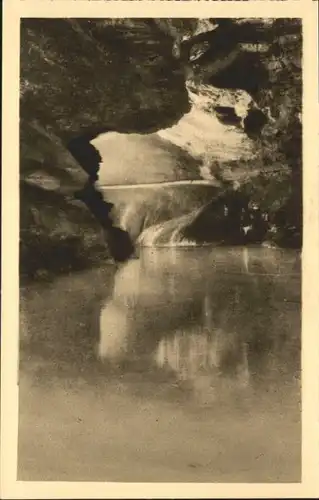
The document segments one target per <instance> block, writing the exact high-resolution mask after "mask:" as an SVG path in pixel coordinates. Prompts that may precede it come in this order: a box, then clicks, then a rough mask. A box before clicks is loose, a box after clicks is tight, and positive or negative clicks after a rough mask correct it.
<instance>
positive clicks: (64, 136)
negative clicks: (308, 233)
mask: <svg viewBox="0 0 319 500" xmlns="http://www.w3.org/2000/svg"><path fill="white" fill-rule="evenodd" d="M302 50H303V41H302V22H301V19H298V18H231V17H229V18H203V19H202V18H195V17H194V18H155V17H154V18H92V19H89V18H24V19H21V24H20V125H19V127H20V129H19V133H20V257H19V280H20V292H19V293H20V314H19V316H20V318H19V322H20V328H19V332H20V333H19V429H18V480H19V481H77V482H78V481H90V482H93V481H95V482H98V481H101V482H105V481H112V482H144V483H147V482H158V483H160V482H166V483H167V482H184V483H188V482H189V483H298V482H300V481H301V250H302V244H303V242H302V234H303V222H302V221H303V217H302V215H303V210H302V170H303V169H302V166H303V165H302V163H303V161H302V116H303V110H302V83H303V78H302V76H303V75H302Z"/></svg>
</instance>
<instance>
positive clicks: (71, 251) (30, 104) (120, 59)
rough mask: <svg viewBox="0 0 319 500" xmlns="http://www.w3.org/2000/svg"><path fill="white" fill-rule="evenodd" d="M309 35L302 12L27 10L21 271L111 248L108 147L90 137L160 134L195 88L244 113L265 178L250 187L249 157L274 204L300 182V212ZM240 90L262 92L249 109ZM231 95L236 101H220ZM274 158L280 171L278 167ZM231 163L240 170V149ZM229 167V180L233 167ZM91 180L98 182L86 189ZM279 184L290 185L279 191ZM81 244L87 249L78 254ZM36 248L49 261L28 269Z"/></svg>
mask: <svg viewBox="0 0 319 500" xmlns="http://www.w3.org/2000/svg"><path fill="white" fill-rule="evenodd" d="M300 44H301V30H300V26H299V25H298V23H297V22H296V21H294V20H277V21H276V20H267V21H262V20H257V22H256V20H249V19H246V20H245V19H242V20H236V21H232V20H227V19H223V20H221V19H220V20H218V19H206V20H197V19H101V20H100V19H94V20H89V19H24V20H22V23H21V85H20V158H21V162H20V179H21V201H22V203H21V248H22V259H21V269H22V272H23V273H25V274H26V275H29V276H30V275H32V276H34V273H36V272H37V270H41V269H42V268H43V267H44V268H48V267H50V266H49V265H48V262H51V261H52V260H53V259H56V263H55V265H54V266H53V268H54V269H55V272H56V271H58V270H61V271H62V270H65V269H69V268H70V267H72V266H73V262H74V261H75V260H76V261H78V266H80V265H83V266H84V265H87V263H88V262H91V261H92V259H93V260H94V257H93V256H94V255H96V256H97V259H99V258H100V255H101V245H102V247H103V238H102V235H103V234H107V235H108V238H109V236H110V228H112V221H111V218H110V217H109V213H110V209H111V205H105V204H104V205H103V203H102V201H101V199H100V201H99V199H96V193H95V188H94V186H93V185H92V183H93V182H94V181H95V180H96V178H97V173H98V169H99V164H100V162H101V156H100V154H99V153H98V152H97V150H96V149H95V148H94V147H93V146H91V142H90V141H92V140H93V139H94V138H95V137H96V136H98V135H99V134H101V133H105V132H108V131H112V132H120V133H138V134H150V133H154V132H157V131H158V130H162V129H166V128H168V127H172V126H173V125H174V124H176V123H178V121H179V120H180V119H181V118H182V117H183V116H184V115H185V114H187V113H188V112H189V111H190V110H191V109H192V106H194V103H192V102H191V100H190V98H189V95H190V94H189V93H190V91H191V92H192V93H193V95H198V96H202V95H203V94H204V93H205V92H206V94H207V91H208V93H211V95H213V94H214V95H215V97H214V98H211V113H213V114H215V116H216V117H218V119H219V120H221V121H223V122H224V123H225V121H226V122H227V120H228V121H229V120H232V121H233V122H236V123H237V126H238V127H240V128H242V130H243V131H244V132H245V133H246V134H247V135H249V137H250V138H251V139H252V140H253V141H254V144H255V148H256V155H257V157H258V161H259V164H258V171H260V172H261V180H260V181H258V182H256V181H255V180H254V181H253V186H251V184H252V183H251V182H250V179H251V175H250V171H251V168H250V167H251V166H249V165H248V163H247V164H246V163H245V164H244V165H243V164H240V165H239V167H240V168H241V169H242V170H243V171H244V172H245V171H246V172H247V175H246V180H245V181H244V182H242V185H243V186H246V187H247V186H248V188H247V189H248V190H249V189H250V191H251V192H252V193H253V194H254V193H255V191H256V193H258V192H261V191H262V190H263V191H264V192H265V185H266V187H267V186H269V189H268V187H267V189H268V191H269V193H270V194H271V195H273V193H275V195H273V196H272V197H273V198H274V200H272V201H271V200H270V201H269V202H268V203H269V204H270V205H271V204H274V205H276V203H277V205H278V204H279V205H280V207H279V208H282V207H283V208H284V209H285V203H286V205H287V204H289V203H290V204H291V203H292V202H291V196H290V193H291V191H294V194H293V196H292V198H293V199H294V200H295V201H294V203H292V205H293V208H292V219H294V218H296V217H297V215H298V214H297V212H298V210H299V212H298V213H299V219H300V199H301V195H300V184H301V180H300V179H301V144H300V140H301V130H299V131H298V129H297V128H296V120H297V118H296V117H298V116H300V112H301V69H300V67H301V49H300ZM214 89H215V90H214ZM216 89H217V91H216ZM238 89H240V90H241V91H244V92H246V94H247V95H248V96H250V98H251V101H250V104H249V109H248V112H246V113H244V115H243V116H239V115H240V110H239V108H240V106H239V107H238V106H237V107H236V104H238V102H240V99H241V98H242V97H240V96H242V93H241V94H240V93H239V94H238V93H237V90H238ZM216 92H217V93H216ZM216 95H217V96H218V99H217V100H216ZM223 96H224V97H225V96H226V104H227V105H226V106H225V102H223V103H221V102H220V97H223ZM232 99H233V100H232ZM224 100H225V99H224ZM232 103H234V104H232ZM265 117H266V120H265ZM298 123H299V122H298ZM299 129H300V123H299ZM287 130H288V131H290V133H289V134H288V135H287V133H286V131H287ZM280 133H281V137H279V135H280ZM292 134H295V136H296V137H295V138H294V140H293V141H292V140H291V135H292ZM298 141H299V143H298ZM292 144H294V145H295V149H294V150H293V151H291V145H292ZM267 155H268V156H267ZM265 158H266V161H265ZM253 161H254V162H256V159H255V158H254V160H253ZM267 162H268V163H267ZM230 163H231V162H230ZM237 163H238V162H237ZM274 163H276V168H277V170H278V168H279V171H280V172H279V175H277V174H276V175H275V176H274V174H273V172H274V170H275V169H274ZM231 166H232V167H234V169H235V170H236V168H237V166H238V165H236V160H234V161H233V164H232V165H231ZM208 167H209V165H208ZM212 168H213V169H214V168H216V165H215V166H214V164H212ZM234 169H233V170H234ZM292 171H293V182H291V172H292ZM269 172H270V174H269ZM219 177H221V179H222V180H223V171H222V172H221V173H220V172H219ZM226 177H227V176H226ZM228 177H229V175H228ZM244 177H245V176H244ZM274 178H275V180H274ZM278 178H279V182H278ZM88 179H89V181H90V179H91V181H92V183H91V184H90V182H89V187H88V192H87V191H85V190H84V194H83V191H81V190H82V188H83V186H84V185H85V183H86V182H87V180H88ZM265 179H266V180H265ZM269 179H270V180H269ZM227 180H228V181H229V179H227ZM230 180H232V175H230ZM274 186H275V188H276V189H277V186H280V189H279V191H280V193H279V195H280V196H279V195H277V191H278V190H277V191H276V189H275V188H274ZM291 186H293V188H291ZM260 187H262V189H260ZM252 188H253V189H252ZM267 189H266V191H267ZM78 190H80V192H81V194H80V195H79V196H77V197H76V198H78V199H82V201H83V200H84V202H85V203H84V204H83V203H82V204H81V202H80V201H76V200H75V199H74V193H75V192H76V191H78ZM282 193H283V194H282ZM257 197H258V196H257ZM278 197H279V198H280V200H279V202H278ZM270 198H271V196H270ZM298 203H299V205H298ZM101 204H102V205H103V210H102V212H103V213H102V215H101V210H100V208H101ZM97 207H98V208H97ZM276 210H277V209H276ZM90 211H91V212H93V214H94V215H95V218H94V217H93V216H92V215H91V213H90ZM284 213H285V210H284ZM47 214H50V216H47ZM99 219H100V220H99ZM101 221H102V226H101ZM103 221H107V222H106V223H105V222H103ZM293 222H294V221H293ZM103 224H104V227H103ZM285 224H286V222H285ZM297 224H298V223H296V224H295V225H297ZM300 224H301V223H300V220H299V225H300ZM290 225H291V223H290ZM299 229H300V228H299ZM61 235H63V237H62V239H61ZM122 236H123V235H122ZM122 236H121V237H122ZM62 240H63V245H64V246H65V247H67V248H68V251H67V252H65V256H64V257H63V258H62V257H61V256H60V257H59V258H56V255H57V254H56V250H54V249H52V248H51V242H53V241H54V242H56V245H55V243H54V245H53V247H54V248H55V246H57V247H59V241H62ZM75 240H76V242H77V243H76V245H75V244H74V241H75ZM111 240H112V238H111ZM108 241H109V245H108V247H107V248H109V249H110V248H113V250H114V244H113V243H114V241H113V240H112V241H113V243H112V242H111V243H110V238H109V239H108ZM61 245H62V243H61ZM115 246H116V245H115ZM75 247H76V252H77V254H81V256H82V257H81V258H80V259H77V258H76V259H75V255H76V252H75ZM35 248H37V249H38V255H39V258H38V264H37V263H36V262H34V264H33V265H32V270H29V269H28V267H29V257H28V255H31V253H32V252H33V253H34V249H35ZM97 248H98V251H97ZM107 248H105V249H104V250H103V252H102V255H103V258H105V256H106V255H107V254H108V251H109V250H107ZM30 252H31V253H30ZM130 252H131V249H130V247H129V244H128V253H130ZM113 253H114V252H113ZM115 253H116V252H115ZM123 258H125V256H124V257H123ZM80 263H82V264H80ZM51 267H52V266H51Z"/></svg>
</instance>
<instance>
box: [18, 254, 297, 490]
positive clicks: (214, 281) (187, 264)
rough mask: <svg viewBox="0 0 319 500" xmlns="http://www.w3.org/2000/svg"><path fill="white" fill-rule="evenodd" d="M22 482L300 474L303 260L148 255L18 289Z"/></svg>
mask: <svg viewBox="0 0 319 500" xmlns="http://www.w3.org/2000/svg"><path fill="white" fill-rule="evenodd" d="M19 425H20V432H19V479H22V480H51V481H52V480H53V481H54V480H60V481H63V480H67V481H79V480H86V481H139V482H141V481H142V482H143V481H174V482H176V481H183V482H185V481H191V482H197V481H198V482H206V481H207V482H267V481H269V482H287V481H294V482H296V481H299V480H300V446H301V435H300V258H299V256H298V255H297V254H296V253H295V252H293V251H286V250H285V251H283V250H274V249H267V248H221V247H220V248H214V249H213V248H208V247H207V248H185V249H182V248H180V249H177V248H173V247H172V248H162V249H160V248H157V249H155V248H154V249H152V248H149V249H144V250H142V251H141V255H140V257H139V259H136V260H132V261H130V262H128V263H126V264H124V265H122V266H119V267H118V268H115V266H112V265H106V266H105V267H104V268H101V269H95V270H91V271H88V272H85V273H76V274H72V275H69V276H65V277H63V278H59V279H57V280H56V281H55V282H54V283H50V284H42V285H39V284H37V285H33V286H32V287H29V288H28V289H23V290H22V291H21V349H20V424H19Z"/></svg>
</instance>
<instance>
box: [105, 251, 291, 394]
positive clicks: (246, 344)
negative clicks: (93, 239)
mask: <svg viewBox="0 0 319 500" xmlns="http://www.w3.org/2000/svg"><path fill="white" fill-rule="evenodd" d="M225 267H227V271H228V272H227V273H225ZM298 273H299V270H298V258H297V259H296V255H295V254H291V256H290V255H289V254H288V253H282V252H281V251H278V250H271V249H267V248H255V249H254V248H251V249H249V248H245V249H237V250H235V249H228V250H227V249H226V248H224V249H218V248H216V249H214V250H213V251H210V250H207V249H204V248H202V249H199V248H196V249H193V250H188V251H186V252H185V251H183V250H178V249H176V248H171V249H161V250H146V249H144V250H143V251H142V253H141V256H140V259H139V260H134V261H130V262H128V263H126V264H125V265H123V266H122V267H121V268H119V270H118V273H117V275H116V277H115V284H114V289H113V294H112V296H111V298H110V299H108V301H107V303H106V304H105V305H104V306H103V308H102V310H101V314H100V342H99V356H100V358H102V359H108V360H110V361H113V362H116V363H117V362H118V361H120V360H121V361H123V360H124V359H135V360H137V361H138V362H139V360H143V359H147V360H148V362H153V363H155V364H156V365H157V366H158V367H159V368H161V369H166V370H168V371H169V372H173V373H175V375H176V376H177V377H178V378H179V379H181V380H186V381H190V382H191V383H193V382H194V383H195V385H196V383H197V381H198V380H199V379H201V380H202V381H203V377H204V379H205V378H206V379H207V380H210V383H212V384H214V383H215V382H216V381H217V380H220V381H222V380H223V379H230V380H236V381H237V382H236V383H239V384H244V385H247V384H248V382H249V379H250V376H253V377H258V376H259V375H260V374H262V373H263V371H264V370H267V366H268V365H267V363H268V358H269V353H272V354H273V355H275V356H276V355H277V354H278V353H276V352H275V350H276V349H277V347H276V346H279V345H280V342H279V343H278V341H279V338H281V335H282V329H283V325H284V323H285V312H284V307H285V303H284V299H283V297H288V298H289V300H290V298H291V294H292V293H293V290H292V289H291V286H290V280H292V279H294V276H298ZM282 275H283V276H282ZM280 295H281V296H282V298H281V299H280V298H278V296H280ZM273 296H276V300H277V302H278V301H279V304H280V303H281V304H282V308H281V311H280V314H278V312H277V311H276V310H275V309H273V307H274V306H273V303H274V300H273V298H272V297H273ZM252 311H253V313H252ZM294 328H298V325H296V326H295V327H294ZM282 350H283V349H282V345H281V346H280V347H278V351H280V352H282Z"/></svg>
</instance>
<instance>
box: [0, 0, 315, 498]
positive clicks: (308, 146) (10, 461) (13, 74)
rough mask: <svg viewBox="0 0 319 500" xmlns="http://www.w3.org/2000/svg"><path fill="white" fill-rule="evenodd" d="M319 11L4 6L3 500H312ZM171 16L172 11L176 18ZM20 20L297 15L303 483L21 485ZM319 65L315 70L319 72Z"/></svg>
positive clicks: (293, 4)
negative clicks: (300, 43)
mask: <svg viewBox="0 0 319 500" xmlns="http://www.w3.org/2000/svg"><path fill="white" fill-rule="evenodd" d="M317 7H318V6H317V4H316V3H315V2H312V1H311V0H310V1H309V2H307V1H302V2H301V1H299V2H298V1H296V0H292V1H289V0H287V1H284V2H279V1H278V2H277V1H267V0H262V1H254V2H243V3H242V2H236V1H234V2H207V1H200V2H198V1H195V2H193V1H192V2H185V3H184V2H174V9H172V5H171V3H169V2H168V1H158V2H155V1H151V2H149V1H143V2H141V1H137V2H103V1H102V0H95V1H85V0H81V1H78V2H77V3H76V2H75V0H71V1H63V0H59V1H58V0H55V1H47V2H46V1H44V0H42V1H30V0H28V1H20V2H19V1H18V0H8V1H7V2H4V6H3V11H4V16H3V67H4V79H3V117H4V119H3V124H4V126H3V142H2V144H3V174H2V176H3V182H2V189H3V191H2V205H3V206H2V214H3V216H2V249H3V250H2V318H1V320H2V353H1V362H2V379H1V389H2V405H1V420H2V428H1V444H2V446H1V452H2V456H1V476H2V477H1V489H2V494H1V497H2V498H8V499H9V498H27V499H31V498H39V499H44V498H212V497H215V498H283V497H286V498H289V497H290V498H300V497H304V498H311V497H314V498H315V497H317V496H318V493H319V489H318V479H317V477H318V472H319V460H318V436H319V429H318V427H319V373H318V367H319V356H318V354H319V343H318V337H319V336H318V332H319V322H318V312H319V292H318V283H319V279H318V278H319V276H318V275H319V272H318V268H319V251H318V250H319V236H318V235H319V222H318V215H319V204H318V198H319V196H318V195H319V175H318V170H319V169H318V165H319V151H318V150H319V146H318V142H319V141H318V139H319V135H318V132H319V128H318V110H319V106H318V105H317V99H318V88H317V86H318V85H317V80H318V53H317V39H316V29H317V26H316V22H317ZM172 11H174V13H172ZM20 17H88V18H90V17H91V18H94V17H203V18H204V17H302V18H303V26H304V110H303V123H304V153H303V154H304V187H303V190H304V248H303V292H302V298H303V328H302V338H303V350H302V363H303V374H302V382H303V422H302V428H303V477H302V483H301V484H200V483H196V484H195V483H190V484H186V485H185V484H183V483H176V484H175V483H149V484H141V483H133V484H130V483H59V482H21V481H19V482H17V481H16V463H17V423H18V386H17V366H18V340H17V339H18V326H19V325H18V297H19V287H18V267H17V263H18V245H17V242H18V239H19V202H18V200H19V197H18V195H19V192H18V178H19V172H18V165H19V137H18V135H19V131H18V123H19V101H18V99H19V19H20ZM316 63H317V65H316Z"/></svg>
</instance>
